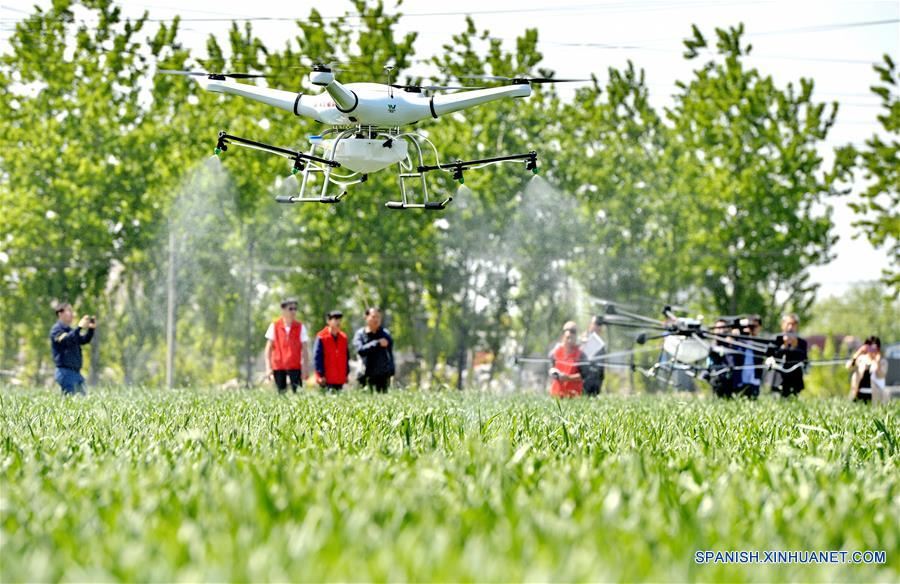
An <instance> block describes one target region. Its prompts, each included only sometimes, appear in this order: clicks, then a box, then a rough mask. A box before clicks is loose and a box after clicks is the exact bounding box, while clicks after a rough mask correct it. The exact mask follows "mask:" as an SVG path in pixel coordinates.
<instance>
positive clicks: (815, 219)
mask: <svg viewBox="0 0 900 584" xmlns="http://www.w3.org/2000/svg"><path fill="white" fill-rule="evenodd" d="M743 31H744V29H743V25H740V26H738V27H736V28H729V29H727V30H724V29H716V37H717V40H716V45H715V47H716V53H717V56H718V59H715V58H714V59H711V60H709V61H707V62H706V63H705V64H704V65H702V67H701V68H700V69H698V70H696V71H695V73H694V77H693V79H692V80H691V81H690V82H688V83H681V82H679V83H678V84H677V85H678V87H679V88H680V89H681V91H680V92H679V93H678V94H676V95H675V96H674V98H675V105H674V106H673V107H672V108H669V109H667V110H666V117H667V118H668V120H669V122H670V124H671V127H672V130H673V136H672V139H671V140H670V141H669V143H668V145H667V151H668V152H667V158H668V159H670V160H672V161H673V162H674V163H675V164H676V165H677V166H678V172H677V183H675V184H674V185H673V186H674V189H673V192H674V194H676V195H677V203H676V204H678V205H683V206H684V207H685V209H686V210H687V213H686V216H687V217H689V221H690V222H691V224H690V227H689V231H688V233H689V235H688V236H687V237H686V238H685V239H684V240H683V242H682V245H681V249H680V250H677V253H681V254H684V255H685V256H686V257H689V258H691V260H692V262H691V264H690V265H688V266H685V269H686V270H687V271H688V272H689V274H690V277H691V280H692V284H693V287H694V288H695V289H696V291H697V292H699V293H700V295H701V297H702V298H703V300H704V303H705V304H708V305H710V306H713V307H714V308H715V309H716V310H718V311H720V312H726V313H732V314H733V313H736V312H739V311H740V312H757V313H760V314H762V315H763V316H764V318H765V317H768V316H772V317H774V316H775V315H777V314H779V313H780V312H782V310H783V309H784V308H785V307H786V306H791V307H792V308H793V309H794V310H795V311H797V312H799V313H801V314H802V313H805V312H806V311H807V309H808V307H809V305H810V304H811V302H812V300H813V298H814V292H815V286H813V285H810V284H809V282H808V277H809V276H808V273H807V268H808V267H809V266H812V265H817V264H822V263H825V262H827V261H828V260H829V259H830V256H829V251H830V249H831V246H832V245H833V244H834V242H835V236H834V235H833V234H832V221H831V217H830V214H829V213H827V212H826V213H819V212H817V207H819V206H820V205H821V203H822V202H823V201H824V200H825V199H826V198H827V197H829V196H832V195H835V194H838V193H839V192H840V191H839V190H838V189H837V187H836V186H835V181H836V179H837V174H836V172H825V169H823V167H822V159H821V157H820V155H819V153H818V150H817V148H818V146H819V144H820V143H821V141H823V140H825V139H826V137H827V135H828V131H829V129H830V128H831V127H832V125H833V124H834V120H835V116H836V114H837V103H834V104H832V105H831V107H826V105H825V104H820V103H816V102H814V101H813V82H812V81H811V80H809V79H800V81H799V86H795V85H794V84H793V83H788V85H787V87H786V88H785V89H780V88H778V87H777V86H776V85H775V83H774V81H773V80H772V78H771V77H770V76H765V75H763V74H761V73H760V72H759V71H757V70H756V69H752V68H751V69H748V68H746V67H745V66H744V64H743V62H742V57H744V56H746V55H748V54H750V52H751V50H752V47H751V45H749V44H747V45H745V44H744V43H743V40H742V36H743ZM685 47H686V57H687V58H688V59H695V58H697V57H699V55H700V52H701V49H706V48H707V41H706V39H705V38H704V37H703V35H702V34H701V33H700V31H699V30H698V29H697V28H696V27H694V29H693V37H692V38H689V39H688V40H686V41H685ZM672 251H673V252H676V250H672ZM781 296H784V300H781Z"/></svg>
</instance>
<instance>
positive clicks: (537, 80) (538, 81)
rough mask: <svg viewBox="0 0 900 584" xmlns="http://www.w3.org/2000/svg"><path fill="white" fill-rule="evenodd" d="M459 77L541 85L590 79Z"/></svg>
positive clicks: (493, 76)
mask: <svg viewBox="0 0 900 584" xmlns="http://www.w3.org/2000/svg"><path fill="white" fill-rule="evenodd" d="M459 78H460V79H483V80H485V81H506V82H512V83H528V84H531V85H541V84H544V83H583V82H586V81H591V79H557V78H555V77H504V76H502V75H460V76H459Z"/></svg>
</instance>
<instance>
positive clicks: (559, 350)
mask: <svg viewBox="0 0 900 584" xmlns="http://www.w3.org/2000/svg"><path fill="white" fill-rule="evenodd" d="M585 361H586V360H585V356H584V353H582V352H581V349H579V348H578V328H577V326H576V325H575V323H574V322H573V321H571V320H570V321H569V322H567V323H566V324H564V325H563V332H562V338H561V339H560V342H559V343H557V344H556V346H555V347H553V350H551V351H550V362H551V363H552V364H553V366H552V367H551V368H550V371H549V372H548V373H549V374H550V377H551V378H552V379H553V382H552V383H551V385H550V395H552V396H553V397H576V396H579V395H581V394H582V393H583V391H584V382H583V379H584V377H585V374H586V373H587V363H586V362H585Z"/></svg>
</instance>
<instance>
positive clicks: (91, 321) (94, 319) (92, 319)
mask: <svg viewBox="0 0 900 584" xmlns="http://www.w3.org/2000/svg"><path fill="white" fill-rule="evenodd" d="M88 322H89V323H91V324H97V317H96V316H89V317H88Z"/></svg>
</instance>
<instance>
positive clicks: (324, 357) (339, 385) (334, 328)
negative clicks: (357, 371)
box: [313, 310, 350, 391]
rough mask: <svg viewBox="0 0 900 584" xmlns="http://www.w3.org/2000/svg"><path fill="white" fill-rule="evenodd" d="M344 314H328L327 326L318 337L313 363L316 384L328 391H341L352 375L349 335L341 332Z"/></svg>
mask: <svg viewBox="0 0 900 584" xmlns="http://www.w3.org/2000/svg"><path fill="white" fill-rule="evenodd" d="M343 317H344V314H343V313H342V312H341V311H339V310H332V311H331V312H329V313H328V316H327V320H326V322H327V324H326V326H325V328H323V329H322V330H320V331H319V332H318V334H317V335H316V344H315V348H314V349H313V363H315V366H316V383H318V384H319V387H321V388H322V389H324V390H326V391H340V390H341V389H343V387H344V384H345V383H347V377H348V376H349V375H350V351H348V350H347V334H346V333H344V331H342V330H341V319H342V318H343Z"/></svg>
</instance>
